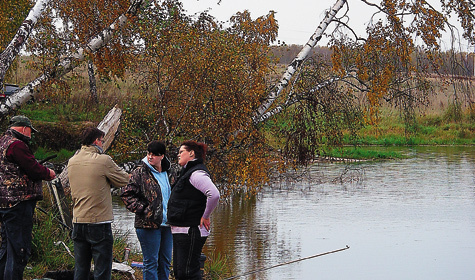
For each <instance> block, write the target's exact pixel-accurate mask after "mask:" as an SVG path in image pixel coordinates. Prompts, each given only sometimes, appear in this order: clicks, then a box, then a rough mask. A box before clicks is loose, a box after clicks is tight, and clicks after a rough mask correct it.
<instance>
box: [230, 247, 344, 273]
mask: <svg viewBox="0 0 475 280" xmlns="http://www.w3.org/2000/svg"><path fill="white" fill-rule="evenodd" d="M347 249H350V247H349V246H348V245H346V247H345V248H341V249H338V250H334V251H329V252H325V253H320V254H317V255H313V256H309V257H305V258H301V259H296V260H293V261H289V262H284V263H280V264H276V265H273V266H270V267H265V268H260V269H256V270H252V271H249V272H246V273H244V274H241V275H236V276H232V277H229V278H225V279H224V280H231V279H236V278H239V277H243V276H247V275H251V274H254V273H257V272H261V271H265V270H269V269H272V268H276V267H279V266H283V265H288V264H291V263H296V262H300V261H304V260H308V259H313V258H316V257H321V256H324V255H328V254H333V253H337V252H341V251H344V250H347Z"/></svg>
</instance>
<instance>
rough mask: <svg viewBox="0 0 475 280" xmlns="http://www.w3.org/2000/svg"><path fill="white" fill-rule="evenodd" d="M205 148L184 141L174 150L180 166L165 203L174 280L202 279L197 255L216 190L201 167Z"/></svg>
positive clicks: (206, 227) (202, 241) (215, 203)
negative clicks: (166, 205)
mask: <svg viewBox="0 0 475 280" xmlns="http://www.w3.org/2000/svg"><path fill="white" fill-rule="evenodd" d="M207 148H208V147H207V146H206V144H204V143H199V142H196V141H192V140H188V141H185V142H183V143H182V144H181V146H180V150H179V151H178V164H179V165H181V166H182V167H183V169H182V170H181V172H180V176H179V177H178V179H177V181H176V183H175V184H174V185H173V187H172V193H171V195H170V200H169V201H168V223H169V224H170V226H171V230H172V234H173V273H174V275H175V279H177V280H184V279H202V277H201V272H200V256H201V250H202V249H203V245H204V244H205V242H206V238H207V237H208V235H209V232H210V226H211V225H210V224H211V223H210V216H211V213H212V212H213V210H214V208H216V206H217V205H218V202H219V191H218V189H217V188H216V186H215V185H214V183H213V182H212V181H211V178H210V174H209V171H208V169H207V168H206V166H205V165H204V159H205V157H206V151H207Z"/></svg>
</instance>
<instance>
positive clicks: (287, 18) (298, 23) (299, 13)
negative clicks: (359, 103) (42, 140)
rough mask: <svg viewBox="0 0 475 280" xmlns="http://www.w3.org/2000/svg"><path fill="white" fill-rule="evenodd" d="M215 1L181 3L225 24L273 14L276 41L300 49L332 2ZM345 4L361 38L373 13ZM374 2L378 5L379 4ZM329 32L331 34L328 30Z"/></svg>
mask: <svg viewBox="0 0 475 280" xmlns="http://www.w3.org/2000/svg"><path fill="white" fill-rule="evenodd" d="M218 1H219V0H184V1H182V3H183V7H184V8H185V10H187V11H188V13H189V14H194V13H196V12H202V11H205V10H209V14H211V15H213V16H214V17H216V18H217V19H218V20H220V21H227V20H229V18H230V17H231V16H232V15H233V14H235V13H236V12H238V11H244V10H249V12H250V13H251V17H252V18H253V19H255V18H257V17H259V16H262V15H266V14H267V13H268V12H269V11H270V10H273V11H275V12H276V19H277V21H278V24H279V34H278V37H277V39H278V40H280V41H281V42H282V41H283V42H285V43H287V44H299V45H303V44H305V43H306V42H307V41H308V39H309V38H310V36H311V35H312V34H313V33H314V32H315V30H316V28H317V27H318V25H319V23H320V22H321V21H322V19H323V17H324V13H325V11H326V10H328V9H329V8H330V7H331V6H332V5H333V4H334V3H335V2H336V1H335V0H330V1H325V0H221V4H220V5H218V4H217V3H218ZM348 2H349V5H350V11H349V17H350V22H349V24H350V25H351V27H353V28H354V29H355V31H356V32H358V34H359V35H364V31H365V28H366V26H367V25H368V23H369V21H370V19H371V15H372V14H373V13H374V12H375V11H376V10H374V9H372V8H371V7H369V6H367V5H364V4H362V3H361V1H360V0H350V1H348ZM373 2H375V1H373ZM376 2H379V0H378V1H376ZM428 2H430V3H432V4H433V5H435V6H436V5H438V4H437V3H438V2H439V0H428ZM345 9H346V8H345V7H343V9H342V10H340V11H339V12H338V14H337V16H340V15H341V14H343V12H344V10H345ZM329 29H330V30H332V28H331V26H330V27H329ZM327 31H328V29H327ZM448 39H449V38H448V37H445V40H444V41H448ZM326 43H327V41H326V40H324V39H322V41H321V42H320V43H319V44H318V45H325V44H326ZM447 44H448V43H447ZM446 47H448V46H446ZM466 48H467V45H465V49H464V51H465V50H466ZM471 50H473V47H471Z"/></svg>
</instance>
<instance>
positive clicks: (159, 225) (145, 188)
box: [121, 141, 173, 280]
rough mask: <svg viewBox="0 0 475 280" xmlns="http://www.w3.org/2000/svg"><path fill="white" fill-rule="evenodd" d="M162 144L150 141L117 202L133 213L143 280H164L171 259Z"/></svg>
mask: <svg viewBox="0 0 475 280" xmlns="http://www.w3.org/2000/svg"><path fill="white" fill-rule="evenodd" d="M165 153H166V147H165V144H163V143H162V142H159V141H152V142H150V143H149V144H148V147H147V155H146V156H145V157H144V158H143V159H142V164H141V165H139V166H138V167H137V168H136V169H135V170H134V171H133V173H132V177H131V178H130V181H129V183H128V184H127V186H125V187H123V188H122V194H121V198H122V201H123V202H124V204H125V206H126V207H127V209H128V210H130V211H132V212H134V213H135V224H134V226H135V232H136V233H137V238H138V240H139V242H140V246H141V248H142V255H143V263H144V269H143V279H144V280H157V279H160V280H168V276H169V274H170V263H171V257H172V244H173V241H172V233H171V230H170V226H169V225H167V205H168V199H169V197H170V191H171V190H170V182H169V180H168V170H169V169H170V161H169V160H168V159H167V158H166V156H165Z"/></svg>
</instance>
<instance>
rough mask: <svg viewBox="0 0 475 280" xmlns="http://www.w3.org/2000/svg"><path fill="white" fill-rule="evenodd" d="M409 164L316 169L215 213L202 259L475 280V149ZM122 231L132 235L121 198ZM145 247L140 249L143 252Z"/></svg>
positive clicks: (312, 271)
mask: <svg viewBox="0 0 475 280" xmlns="http://www.w3.org/2000/svg"><path fill="white" fill-rule="evenodd" d="M403 152H405V153H407V154H408V155H409V156H410V158H409V159H404V160H394V161H384V162H364V163H355V164H342V163H338V164H329V163H326V164H318V165H314V166H312V167H311V168H310V171H309V172H308V173H307V174H305V175H304V176H301V177H298V178H294V176H289V179H288V180H282V181H281V182H279V183H276V184H275V185H274V186H272V187H269V188H266V189H265V190H263V192H262V193H260V194H259V196H257V197H256V198H253V199H248V200H242V199H240V198H239V197H235V198H233V199H232V200H231V201H230V202H229V203H227V204H224V203H223V204H221V205H220V206H219V207H218V209H217V210H216V211H215V213H214V214H213V221H212V225H213V230H212V235H211V236H210V238H209V239H208V242H207V245H206V248H205V252H206V254H212V253H213V252H220V253H221V254H224V255H226V256H228V258H229V260H228V261H229V262H228V264H229V266H230V268H231V269H232V271H233V275H241V274H245V273H246V272H249V271H253V270H256V269H259V268H267V267H272V266H274V265H277V264H281V263H285V262H290V261H293V260H297V259H300V258H305V257H309V256H313V255H316V254H321V253H325V252H329V251H333V250H338V249H342V248H345V246H346V245H348V246H349V247H350V248H349V249H347V250H344V251H341V252H337V253H333V254H328V255H324V256H321V257H316V258H311V259H307V260H304V261H299V262H295V263H292V264H288V265H282V266H279V267H276V268H272V269H269V270H264V271H263V272H259V273H255V274H252V275H248V276H244V277H240V278H239V279H339V280H341V279H398V280H399V279H428V280H429V279H430V280H434V279H475V149H474V148H473V147H462V148H458V147H437V148H432V147H429V148H417V149H409V148H407V149H404V150H403ZM114 211H115V215H116V221H115V226H116V228H119V229H120V230H122V231H127V230H129V231H131V232H132V234H131V241H130V242H131V246H132V247H133V246H136V245H134V242H136V241H135V233H134V232H133V215H131V214H130V213H128V212H127V211H126V210H125V209H124V208H123V206H122V204H121V203H120V202H119V201H116V204H115V206H114ZM136 247H138V246H136Z"/></svg>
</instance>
